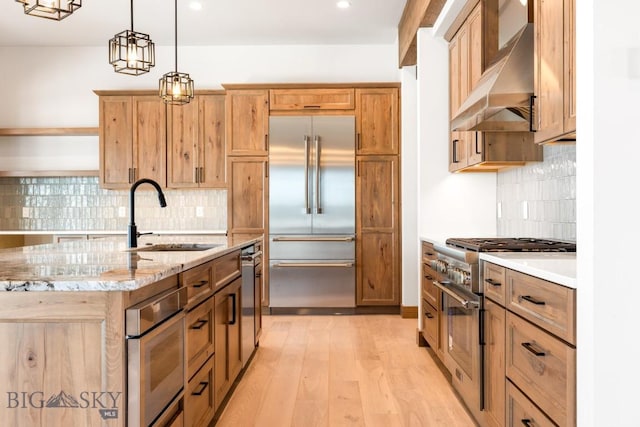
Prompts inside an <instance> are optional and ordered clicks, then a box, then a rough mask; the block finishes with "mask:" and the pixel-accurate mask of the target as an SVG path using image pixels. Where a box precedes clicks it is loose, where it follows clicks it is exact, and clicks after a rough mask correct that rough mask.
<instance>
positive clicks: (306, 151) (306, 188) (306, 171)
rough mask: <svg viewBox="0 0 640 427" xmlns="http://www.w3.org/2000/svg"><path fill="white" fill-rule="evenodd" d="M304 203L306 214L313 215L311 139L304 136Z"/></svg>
mask: <svg viewBox="0 0 640 427" xmlns="http://www.w3.org/2000/svg"><path fill="white" fill-rule="evenodd" d="M304 183H305V186H304V203H305V212H306V213H307V214H310V213H311V206H310V205H309V137H308V136H307V135H305V136H304Z"/></svg>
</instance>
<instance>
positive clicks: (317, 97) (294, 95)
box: [269, 88, 356, 110]
mask: <svg viewBox="0 0 640 427" xmlns="http://www.w3.org/2000/svg"><path fill="white" fill-rule="evenodd" d="M269 104H270V109H271V110H353V109H354V108H355V105H356V104H355V90H354V89H349V88H345V89H339V88H337V89H272V90H271V91H269Z"/></svg>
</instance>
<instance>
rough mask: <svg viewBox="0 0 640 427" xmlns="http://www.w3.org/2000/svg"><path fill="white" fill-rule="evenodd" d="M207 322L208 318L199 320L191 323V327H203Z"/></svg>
mask: <svg viewBox="0 0 640 427" xmlns="http://www.w3.org/2000/svg"><path fill="white" fill-rule="evenodd" d="M207 323H209V321H208V320H206V319H202V320H198V321H197V322H196V323H194V324H193V325H191V327H190V329H202V327H203V326H204V325H206V324H207Z"/></svg>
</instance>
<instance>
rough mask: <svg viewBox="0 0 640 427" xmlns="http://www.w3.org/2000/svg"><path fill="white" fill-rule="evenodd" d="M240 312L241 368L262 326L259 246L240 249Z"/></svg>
mask: <svg viewBox="0 0 640 427" xmlns="http://www.w3.org/2000/svg"><path fill="white" fill-rule="evenodd" d="M240 259H241V261H242V288H241V299H242V310H241V323H240V331H241V334H242V367H243V368H244V367H245V366H246V365H247V362H248V361H249V359H250V358H251V355H252V354H253V351H254V350H255V348H256V346H257V345H258V335H259V332H260V329H261V326H262V316H261V309H262V308H261V305H262V297H261V288H262V250H261V245H260V244H254V245H251V246H247V247H246V248H243V249H242V253H241V255H240Z"/></svg>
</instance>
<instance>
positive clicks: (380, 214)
mask: <svg viewBox="0 0 640 427" xmlns="http://www.w3.org/2000/svg"><path fill="white" fill-rule="evenodd" d="M356 199H357V201H356V236H357V237H356V259H357V260H358V263H357V269H356V289H357V291H356V296H357V300H356V301H357V304H358V305H398V304H400V271H399V260H400V255H399V204H400V200H399V168H398V157H397V156H359V157H358V159H357V178H356Z"/></svg>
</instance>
